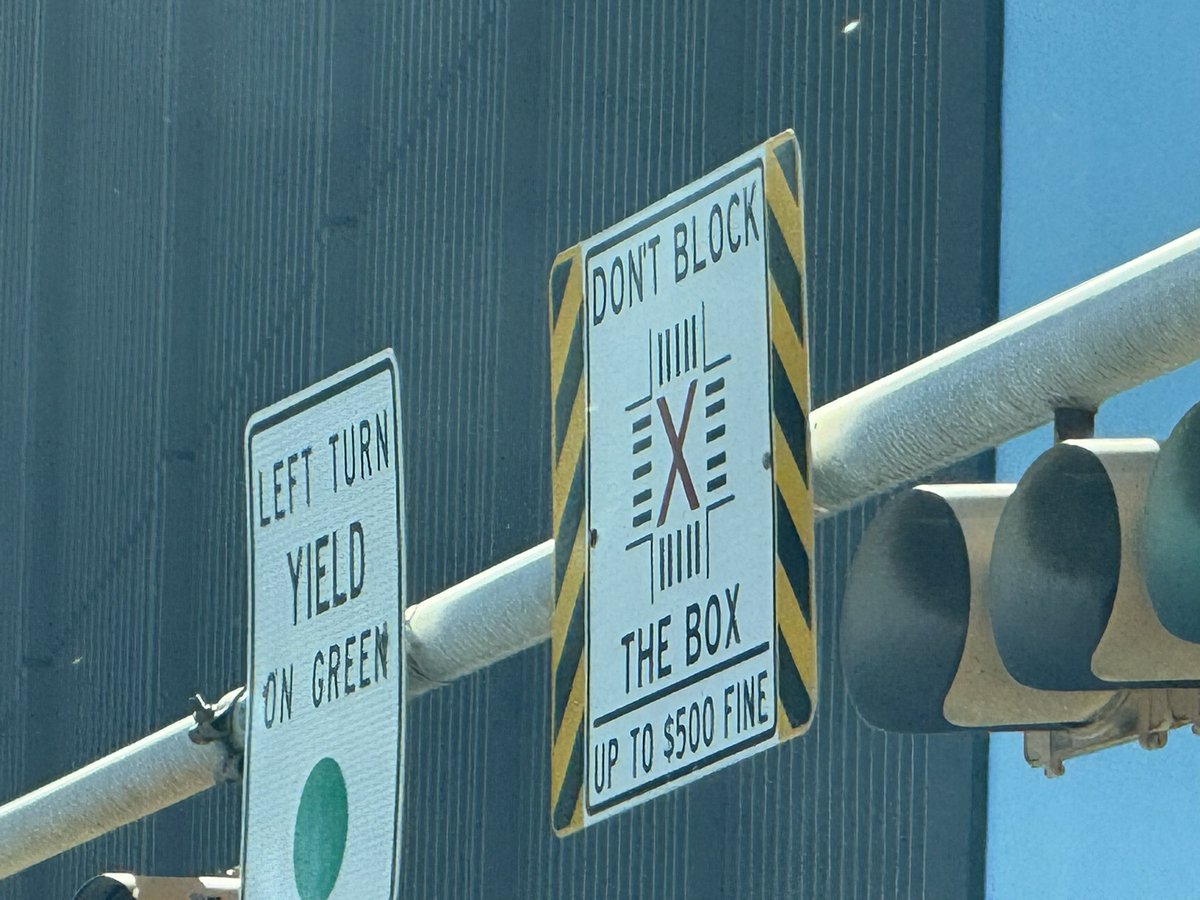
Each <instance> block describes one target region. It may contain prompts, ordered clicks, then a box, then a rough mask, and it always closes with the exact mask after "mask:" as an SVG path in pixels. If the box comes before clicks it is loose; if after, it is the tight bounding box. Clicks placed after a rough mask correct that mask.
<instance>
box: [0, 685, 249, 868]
mask: <svg viewBox="0 0 1200 900" xmlns="http://www.w3.org/2000/svg"><path fill="white" fill-rule="evenodd" d="M239 690H240V689H239ZM235 693H237V692H236V691H231V692H230V693H229V694H227V695H226V697H225V698H223V700H222V701H221V703H224V702H232V701H233V695H234V694H235ZM221 703H218V706H220V705H221ZM234 718H235V720H237V714H236V712H235V714H234ZM196 724H197V722H196V719H195V718H194V717H192V716H189V717H188V718H186V719H180V720H179V721H178V722H175V723H174V724H171V725H168V726H167V727H166V728H163V729H161V730H159V731H156V732H154V733H153V734H151V735H148V736H147V737H144V738H142V739H141V740H140V741H138V742H137V743H135V744H130V745H129V746H128V747H125V748H123V749H121V750H117V751H116V752H115V753H110V754H109V755H108V756H105V757H104V758H102V759H99V760H97V761H96V762H94V763H92V764H91V765H88V766H84V767H83V768H82V769H79V770H77V771H75V772H72V773H71V774H70V775H65V776H63V777H62V778H60V779H58V780H57V781H52V782H50V784H47V785H46V786H45V787H41V788H38V789H37V790H36V791H32V792H31V793H28V794H26V795H25V796H23V797H18V798H17V799H16V800H13V801H12V802H10V803H6V804H5V805H4V806H0V879H4V878H7V877H8V876H9V875H12V874H14V873H16V872H20V871H21V870H22V869H27V868H29V867H30V866H32V865H36V864H37V863H39V862H41V861H42V860H45V859H49V858H50V857H51V856H54V855H56V854H58V853H61V852H62V851H64V850H68V849H70V848H71V847H74V846H76V845H77V844H82V843H84V842H85V841H90V840H91V839H92V838H94V837H99V836H100V835H102V834H105V833H107V832H109V831H112V830H113V829H115V828H119V827H120V826H122V825H127V824H129V823H130V822H135V821H137V820H138V819H141V818H143V817H144V816H148V815H150V813H152V812H157V811H158V810H160V809H163V808H165V807H167V806H171V805H172V804H175V803H178V802H179V801H181V800H186V799H187V798H188V797H191V796H193V795H194V794H198V793H200V792H201V791H204V790H207V789H208V788H210V787H212V786H213V785H216V784H221V783H222V782H225V781H229V780H230V778H231V776H232V777H236V771H235V770H236V767H235V766H234V767H231V765H230V763H231V761H233V760H236V755H237V754H240V752H241V751H240V747H241V740H240V728H236V729H235V731H236V733H237V737H236V738H235V739H234V740H233V741H232V743H234V744H235V746H234V747H232V748H231V747H229V746H227V745H226V744H225V743H224V742H221V741H210V742H206V743H195V742H194V741H193V740H192V737H191V731H192V730H193V729H194V728H195V727H196Z"/></svg>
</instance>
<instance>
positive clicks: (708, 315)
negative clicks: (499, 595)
mask: <svg viewBox="0 0 1200 900" xmlns="http://www.w3.org/2000/svg"><path fill="white" fill-rule="evenodd" d="M799 170H800V164H799V150H798V147H797V144H796V140H795V137H794V136H793V135H792V133H791V132H787V133H785V134H783V135H780V136H778V137H776V138H773V139H772V140H770V141H768V142H767V143H766V144H764V145H762V146H760V147H758V148H757V149H755V150H753V151H751V152H750V153H748V154H745V155H744V156H742V157H740V158H738V159H736V160H734V161H733V162H731V163H729V164H728V165H725V166H722V167H721V168H720V169H718V170H717V171H715V172H713V173H712V174H711V175H709V176H707V177H705V178H703V179H701V180H699V181H697V182H695V183H693V184H691V185H689V186H687V187H685V188H684V189H682V190H680V191H678V192H676V193H674V194H672V195H671V196H669V197H667V198H666V199H664V200H662V201H661V202H659V203H656V204H655V205H653V206H651V207H650V208H648V209H646V210H644V211H642V212H641V213H638V214H637V215H635V216H633V217H631V218H629V219H627V220H626V221H624V222H621V223H620V224H618V225H615V226H613V227H612V228H610V229H608V230H607V231H605V232H603V233H601V234H599V235H597V236H596V237H594V238H592V239H590V240H588V241H585V242H584V243H582V244H580V245H578V246H576V247H573V248H571V249H569V250H567V251H565V252H563V253H562V254H560V255H559V257H558V259H557V260H556V261H555V264H554V268H553V270H552V272H551V276H550V292H549V293H550V332H551V338H550V344H551V346H550V359H551V391H552V414H551V419H552V447H551V450H552V460H553V466H554V469H553V526H554V535H555V563H556V579H555V592H556V593H555V606H554V613H553V620H552V623H551V639H552V683H553V695H554V696H553V704H552V707H553V723H552V724H553V737H552V740H553V744H552V750H551V766H552V780H551V818H552V821H553V825H554V827H555V829H556V830H557V831H558V832H559V833H560V834H563V833H569V832H571V831H574V830H576V829H578V828H580V827H583V826H584V825H587V824H589V823H591V822H594V821H597V820H599V819H601V818H604V817H605V816H608V815H611V814H613V813H615V812H618V811H620V810H623V809H627V808H629V807H630V806H632V805H634V804H636V803H639V802H642V801H644V800H646V799H649V798H651V797H654V796H657V795H659V794H662V793H664V792H666V791H669V790H671V789H672V788H674V787H676V786H678V785H682V784H686V783H688V782H690V781H693V780H695V779H696V778H699V777H700V776H701V775H703V774H705V773H707V772H710V771H713V770H715V769H717V768H720V767H722V766H726V765H729V764H731V763H733V762H736V761H737V760H740V759H743V758H745V757H746V756H749V755H751V754H753V753H756V752H759V751H760V750H762V749H764V748H766V747H768V746H771V745H773V744H776V743H778V742H779V741H781V740H785V739H787V738H789V737H792V736H794V735H796V734H799V733H802V732H803V731H804V730H806V729H807V726H808V724H809V721H810V719H811V716H812V711H813V706H814V704H815V699H816V638H815V634H816V631H815V620H814V612H813V605H812V593H811V591H812V589H811V583H810V575H809V564H810V558H811V553H812V547H813V538H812V534H813V509H812V494H811V490H810V487H809V465H808V456H809V454H808V445H809V436H808V424H807V418H808V412H809V385H808V354H807V349H806V348H807V342H806V333H805V318H804V241H803V215H802V207H801V200H800V177H799Z"/></svg>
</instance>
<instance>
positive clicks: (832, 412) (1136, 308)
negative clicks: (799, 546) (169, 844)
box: [0, 230, 1200, 878]
mask: <svg viewBox="0 0 1200 900" xmlns="http://www.w3.org/2000/svg"><path fill="white" fill-rule="evenodd" d="M1198 357H1200V230H1198V231H1193V232H1191V233H1189V234H1186V235H1184V236H1183V237H1181V238H1179V239H1177V240H1174V241H1172V242H1170V243H1168V244H1164V245H1163V246H1162V247H1159V248H1157V249H1155V250H1152V251H1151V252H1149V253H1147V254H1145V255H1143V256H1140V257H1138V258H1137V259H1134V260H1131V261H1130V262H1128V263H1125V264H1124V265H1122V266H1118V267H1117V268H1115V269H1112V270H1110V271H1108V272H1105V273H1104V274H1102V275H1099V276H1097V277H1096V278H1093V279H1091V280H1089V281H1085V282H1083V283H1082V284H1080V285H1077V286H1076V287H1073V288H1071V289H1070V290H1068V291H1065V292H1063V293H1062V294H1059V295H1058V296H1056V297H1053V298H1051V299H1049V300H1047V301H1045V302H1044V303H1041V304H1039V305H1038V306H1035V307H1032V308H1031V309H1028V310H1026V311H1024V312H1022V313H1020V314H1018V315H1016V316H1012V317H1011V318H1009V319H1006V320H1004V321H1003V322H999V323H997V324H996V325H993V326H992V327H990V328H986V329H984V330H983V331H980V332H979V333H977V334H975V335H973V336H971V337H969V338H967V339H965V340H963V341H960V342H958V343H957V344H954V345H952V346H950V347H947V348H945V349H944V350H941V351H939V352H937V353H934V354H933V355H931V356H928V357H926V358H925V359H922V360H920V361H918V362H916V363H913V364H912V365H910V366H907V367H906V368H904V369H901V370H899V371H897V372H894V373H893V374H891V375H889V376H887V377H886V378H882V379H880V380H879V381H876V382H874V383H872V384H869V385H867V386H865V387H863V388H860V389H858V390H856V391H854V392H852V393H850V394H847V395H846V396H844V397H841V398H840V399H838V400H835V401H833V402H832V403H829V404H827V405H826V406H823V407H821V408H820V409H817V410H814V411H813V413H812V417H811V428H812V467H813V488H814V494H815V500H816V502H817V504H818V505H819V506H820V507H822V508H823V510H825V511H835V510H838V509H843V508H845V507H848V506H851V505H853V504H855V503H857V502H859V501H861V500H864V499H866V498H867V497H870V496H871V495H873V494H877V493H880V492H881V491H885V490H888V489H890V488H893V487H895V486H897V485H899V484H902V483H904V482H906V481H909V480H911V479H914V478H917V477H919V476H921V475H923V474H927V473H928V472H931V471H933V470H935V469H938V468H941V467H942V466H945V465H948V464H950V463H952V462H956V461H958V460H960V459H964V458H966V457H968V456H970V455H972V454H974V453H977V452H979V451H980V450H984V449H986V448H988V447H992V446H995V445H996V444H998V443H1001V442H1003V441H1006V440H1008V439H1009V438H1012V437H1015V436H1017V435H1019V434H1021V433H1023V432H1025V431H1028V430H1029V429H1031V428H1034V427H1036V426H1038V425H1041V424H1043V423H1045V422H1048V421H1050V420H1051V419H1052V418H1053V416H1054V410H1055V409H1056V408H1060V407H1068V406H1069V407H1075V408H1083V409H1095V408H1096V407H1098V406H1099V405H1100V403H1101V402H1102V401H1104V400H1105V399H1107V398H1108V397H1110V396H1112V395H1113V394H1117V393H1120V392H1121V391H1124V390H1126V389H1128V388H1131V387H1134V386H1135V385H1137V384H1140V383H1142V382H1144V381H1149V380H1150V379H1152V378H1156V377H1158V376H1159V375H1162V374H1164V373H1166V372H1169V371H1172V370H1173V369H1177V368H1179V367H1180V366H1183V365H1186V364H1187V363H1189V362H1192V361H1194V360H1195V359H1197V358H1198ZM552 565H553V542H552V541H546V542H544V543H542V544H539V545H538V546H536V547H533V548H532V549H530V550H527V551H525V552H524V553H521V554H518V555H517V556H515V557H513V558H511V559H508V560H505V561H504V562H501V563H499V564H498V565H496V566H493V567H492V568H490V569H487V570H485V571H483V572H481V573H479V574H478V575H475V576H474V577H472V578H469V579H467V580H466V581H464V582H462V583H461V584H458V585H455V586H454V587H451V588H449V589H448V590H446V591H444V592H442V593H441V594H438V595H436V596H434V597H430V598H429V599H428V600H425V601H424V602H422V603H418V604H416V605H414V606H412V607H410V608H409V609H408V611H407V612H406V616H405V618H406V640H407V641H408V659H409V676H410V678H409V693H410V695H417V694H422V693H424V692H426V691H429V690H431V689H433V688H435V687H438V686H440V685H443V684H448V683H450V682H452V681H454V680H456V679H458V678H461V677H463V676H464V675H467V674H469V673H471V672H474V671H476V670H478V669H481V668H484V667H486V666H489V665H491V664H493V663H496V662H499V661H500V660H502V659H506V658H507V657H509V656H512V655H513V654H515V653H518V652H520V651H521V650H524V649H526V648H528V647H532V646H534V645H535V644H538V643H541V642H542V641H544V640H546V639H547V638H548V637H549V634H550V612H551V607H552V604H553V599H552V596H551V595H552V571H553V570H552ZM245 702H246V701H245V698H244V697H243V698H241V699H239V700H238V701H237V704H238V712H240V713H241V715H242V717H241V718H239V717H238V716H235V717H234V727H233V737H232V739H231V740H229V741H225V742H222V741H217V742H213V743H208V744H195V743H193V742H192V740H191V739H190V737H189V732H190V731H191V730H192V729H193V728H194V727H195V724H196V723H195V721H194V720H193V719H183V720H181V721H179V722H176V723H175V724H174V725H170V726H168V727H167V728H164V729H163V730H161V731H158V732H155V733H154V734H152V735H150V736H149V737H147V738H144V739H143V740H141V741H138V742H137V743H136V744H133V745H131V746H130V747H127V748H125V749H124V750H120V751H117V752H116V753H113V754H110V755H109V756H107V757H105V758H103V759H101V760H99V761H97V762H95V763H92V764H91V765H90V766H87V767H85V768H83V769H80V770H79V771H78V772H74V773H72V774H70V775H67V776H65V777H64V778H61V779H59V780H58V781H55V782H53V783H51V784H49V785H46V786H45V787H43V788H39V789H38V790H36V791H33V792H32V793H30V794H27V795H25V796H24V797H20V798H18V799H16V800H13V801H12V802H10V803H8V804H6V805H5V806H2V807H0V878H5V877H7V876H8V875H11V874H13V873H14V872H19V871H21V870H22V869H24V868H26V867H28V866H31V865H33V864H35V863H37V862H40V861H41V860H43V859H47V858H49V857H50V856H53V855H54V854H56V853H60V852H62V851H63V850H66V849H69V848H70V847H73V846H75V845H76V844H80V843H83V842H84V841H87V840H90V839H91V838H93V837H96V836H98V835H100V834H103V833H105V832H106V831H111V830H112V829H114V828H117V827H119V826H121V825H124V824H127V823H129V822H133V821H135V820H136V819H139V818H141V817H143V816H146V815H149V814H150V813H152V812H155V811H157V810H159V809H162V808H163V807H165V806H169V805H170V804H172V803H177V802H179V801H180V800H183V799H186V798H187V797H190V796H192V795H193V794H196V793H199V792H200V791H202V790H205V789H206V788H209V787H212V786H213V785H214V784H216V783H219V782H220V781H222V780H225V776H224V775H223V774H221V773H224V772H227V771H228V770H229V767H230V765H231V762H234V761H235V760H236V757H237V755H238V754H239V753H240V746H241V745H240V732H239V731H238V727H239V726H238V723H239V722H241V721H244V705H245Z"/></svg>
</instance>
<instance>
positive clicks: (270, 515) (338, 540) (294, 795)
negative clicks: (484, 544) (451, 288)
mask: <svg viewBox="0 0 1200 900" xmlns="http://www.w3.org/2000/svg"><path fill="white" fill-rule="evenodd" d="M400 439H401V428H400V405H399V391H398V370H397V366H396V360H395V357H394V356H393V355H392V353H391V351H390V350H389V351H384V352H382V353H379V354H376V355H375V356H373V357H371V358H370V359H367V360H365V361H364V362H362V363H360V364H358V365H356V366H353V367H351V368H349V369H346V370H345V371H343V372H339V373H338V374H337V375H334V376H333V377H331V378H328V379H326V380H324V381H322V382H320V383H318V384H315V385H313V386H312V387H310V388H307V389H306V390H304V391H301V392H300V393H298V394H296V395H294V396H292V397H289V398H287V399H286V400H283V401H281V402H280V403H277V404H275V405H273V406H270V407H268V408H267V409H264V410H262V411H261V412H258V413H256V414H255V415H254V416H252V417H251V419H250V421H249V423H248V424H247V426H246V443H245V452H246V457H245V458H246V486H247V513H248V523H247V524H248V528H249V541H248V544H249V546H248V557H249V575H250V591H249V600H250V611H249V612H250V630H249V654H248V664H247V669H248V672H249V682H248V703H247V711H248V721H247V732H246V752H245V770H244V775H243V780H244V786H243V792H244V793H243V807H242V810H243V811H242V878H243V888H242V896H243V897H248V898H263V897H272V898H274V897H299V898H301V900H309V898H318V900H325V898H329V897H334V898H337V897H344V898H351V897H389V896H394V895H395V885H396V883H397V880H398V875H399V865H400V859H399V850H400V818H401V816H400V808H401V799H402V794H403V783H404V781H403V768H404V701H405V684H404V674H405V657H404V640H403V633H404V617H403V608H404V607H403V597H404V564H403V560H404V542H403V533H404V532H403V521H404V492H403V479H402V468H403V465H402V459H403V455H402V449H401V440H400Z"/></svg>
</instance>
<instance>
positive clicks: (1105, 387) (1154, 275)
mask: <svg viewBox="0 0 1200 900" xmlns="http://www.w3.org/2000/svg"><path fill="white" fill-rule="evenodd" d="M1197 357H1200V230H1197V231H1193V232H1191V233H1189V234H1186V235H1184V236H1183V237H1181V238H1178V239H1177V240H1174V241H1171V242H1170V243H1169V244H1164V245H1163V246H1161V247H1159V248H1158V249H1156V250H1152V251H1150V252H1149V253H1147V254H1145V255H1144V256H1139V257H1138V258H1137V259H1134V260H1131V261H1130V262H1127V263H1125V264H1124V265H1122V266H1118V267H1117V268H1115V269H1111V270H1110V271H1108V272H1105V273H1104V274H1102V275H1098V276H1096V277H1095V278H1092V279H1091V280H1089V281H1085V282H1083V283H1082V284H1079V285H1077V286H1075V287H1073V288H1071V289H1070V290H1068V291H1064V292H1063V293H1061V294H1059V295H1058V296H1056V297H1053V298H1051V299H1049V300H1047V301H1045V302H1044V303H1040V304H1038V305H1037V306H1034V307H1031V308H1030V309H1027V310H1025V311H1024V312H1021V313H1018V314H1017V315H1015V316H1011V317H1010V318H1007V319H1005V320H1004V321H1002V322H998V323H997V324H995V325H993V326H991V327H990V328H985V329H984V330H983V331H980V332H979V333H977V334H975V335H972V336H971V337H969V338H966V339H965V340H962V341H959V342H958V343H957V344H953V345H952V346H949V347H947V348H945V349H944V350H941V351H939V352H937V353H934V354H932V355H931V356H927V357H925V358H924V359H922V360H920V361H919V362H915V363H913V364H912V365H910V366H907V367H905V368H903V369H900V370H899V371H897V372H894V373H893V374H891V375H889V376H887V377H886V378H881V379H880V380H879V381H876V382H873V383H871V384H869V385H867V386H866V387H863V388H860V389H859V390H856V391H854V392H852V393H850V394H847V395H845V396H844V397H840V398H839V399H837V400H834V401H833V402H832V403H829V404H826V405H825V406H822V407H821V408H820V409H817V410H814V411H813V414H812V419H811V428H812V468H813V473H812V480H813V490H814V492H815V497H816V502H817V503H818V504H820V505H821V506H823V507H825V508H827V509H830V510H837V509H842V508H844V507H847V506H851V505H853V504H855V503H857V502H859V501H860V500H865V499H866V498H867V497H870V496H872V495H873V494H877V493H879V492H881V491H885V490H888V489H889V488H893V487H895V486H896V485H899V484H903V483H904V482H906V481H911V480H912V479H914V478H918V477H920V476H921V475H926V474H928V473H930V472H932V471H934V470H936V469H940V468H941V467H943V466H946V465H949V464H950V463H953V462H957V461H958V460H960V459H966V458H967V457H968V456H971V455H972V454H975V453H978V452H979V451H981V450H986V449H988V448H989V447H994V446H996V445H997V444H1000V443H1003V442H1004V441H1007V440H1009V439H1010V438H1014V437H1016V436H1017V435H1020V434H1024V433H1025V432H1026V431H1029V430H1030V429H1031V428H1035V427H1037V426H1038V425H1042V424H1044V423H1046V422H1049V421H1050V420H1051V419H1053V417H1054V410H1055V408H1057V407H1077V408H1084V409H1095V408H1097V407H1098V406H1099V405H1100V404H1101V403H1102V402H1103V401H1104V400H1107V399H1108V398H1109V397H1111V396H1113V395H1114V394H1119V393H1120V392H1121V391H1124V390H1128V389H1129V388H1131V387H1134V386H1136V385H1138V384H1141V383H1142V382H1144V381H1149V380H1150V379H1152V378H1156V377H1158V376H1159V375H1162V374H1164V373H1166V372H1170V371H1172V370H1173V369H1177V368H1179V367H1180V366H1183V365H1186V364H1187V363H1190V362H1193V361H1194V360H1195V359H1197Z"/></svg>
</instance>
